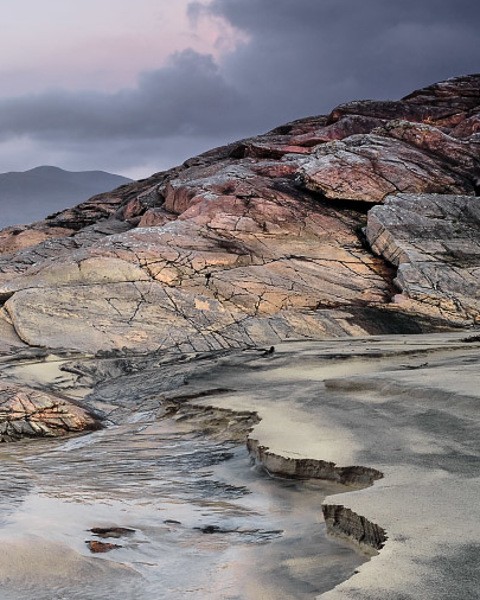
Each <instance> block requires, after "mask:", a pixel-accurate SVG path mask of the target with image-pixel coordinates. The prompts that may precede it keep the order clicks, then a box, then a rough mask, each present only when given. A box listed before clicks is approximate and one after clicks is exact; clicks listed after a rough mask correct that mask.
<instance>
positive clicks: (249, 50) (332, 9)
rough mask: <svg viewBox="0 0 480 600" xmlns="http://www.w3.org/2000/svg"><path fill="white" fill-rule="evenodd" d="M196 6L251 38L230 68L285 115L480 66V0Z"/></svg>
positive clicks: (258, 1)
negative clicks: (479, 34) (479, 30)
mask: <svg viewBox="0 0 480 600" xmlns="http://www.w3.org/2000/svg"><path fill="white" fill-rule="evenodd" d="M190 10H196V11H197V12H200V10H201V11H202V12H203V15H208V14H212V15H214V16H215V17H221V18H224V19H226V20H228V21H229V22H230V23H231V24H232V25H233V26H234V27H237V28H239V29H241V30H243V31H244V32H245V33H246V34H248V36H249V39H250V42H249V44H247V45H243V46H242V47H240V48H239V49H238V50H237V52H236V53H234V54H232V55H231V56H230V57H228V58H227V60H226V61H225V62H224V64H223V68H224V70H225V71H226V72H227V73H228V77H229V80H233V81H236V83H237V85H239V86H241V87H242V89H245V90H248V93H249V95H252V94H253V92H254V91H255V94H256V97H257V98H258V99H260V101H261V103H262V104H263V105H269V106H270V107H275V108H274V114H273V115H272V116H275V117H276V118H279V119H280V120H282V118H290V117H291V118H294V117H299V116H302V115H306V114H312V113H319V112H325V111H329V110H330V109H331V108H333V106H334V105H335V104H337V103H339V102H341V101H346V100H352V99H360V98H372V97H373V98H398V97H400V96H402V95H404V94H406V93H408V92H410V91H412V90H413V89H415V88H418V87H422V86H425V85H427V84H429V83H433V82H435V81H438V80H441V79H444V78H447V77H450V76H454V75H461V74H466V73H472V72H475V71H476V70H478V65H479V64H480V45H479V44H478V28H477V24H478V22H479V20H480V4H479V3H478V1H477V0H422V1H421V2H419V1H418V0H402V2H385V0H362V2H358V0H295V1H292V0H213V1H212V2H211V3H210V4H208V5H203V8H202V9H200V4H199V3H198V2H196V3H193V7H192V8H190Z"/></svg>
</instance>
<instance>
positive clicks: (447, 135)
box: [0, 75, 480, 351]
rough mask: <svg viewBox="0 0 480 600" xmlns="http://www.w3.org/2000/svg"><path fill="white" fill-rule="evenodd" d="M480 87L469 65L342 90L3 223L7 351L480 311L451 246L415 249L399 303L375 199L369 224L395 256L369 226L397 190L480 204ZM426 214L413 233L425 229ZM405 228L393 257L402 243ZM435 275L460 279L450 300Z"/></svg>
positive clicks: (0, 295) (267, 337) (259, 338)
mask: <svg viewBox="0 0 480 600" xmlns="http://www.w3.org/2000/svg"><path fill="white" fill-rule="evenodd" d="M479 89H480V76H478V75H476V76H466V77H460V78H456V79H452V80H448V81H446V82H442V83H439V84H436V85H434V86H429V87H428V88H425V89H424V90H419V91H417V92H414V93H413V94H411V95H410V96H407V97H406V98H404V99H402V100H400V101H380V102H375V101H360V102H351V103H348V104H344V105H342V106H340V107H337V108H336V109H335V110H334V111H333V112H332V113H331V114H330V115H325V116H319V117H310V118H307V119H301V120H298V121H293V122H291V123H287V124H286V125H283V126H281V127H278V128H277V129H274V130H273V131H271V132H269V133H266V134H264V135H261V136H257V137H254V138H249V139H246V140H241V141H239V142H236V143H233V144H230V145H228V146H225V147H222V148H216V149H214V150H211V151H209V152H206V153H204V154H202V155H200V156H197V157H195V158H192V159H190V160H188V161H186V162H185V163H184V164H183V165H181V166H179V167H176V168H175V169H171V170H169V171H166V172H163V173H157V174H155V175H153V176H152V177H150V178H148V179H145V180H142V181H139V182H136V183H132V184H131V185H126V186H122V187H121V188H118V189H117V190H115V191H114V192H111V193H108V194H101V195H99V196H95V197H93V198H91V199H90V200H89V201H87V202H85V203H83V204H81V205H79V206H77V207H75V208H72V209H68V210H66V211H63V212H60V213H57V214H56V215H52V216H50V217H48V218H47V219H45V220H44V221H42V222H39V223H36V224H33V225H31V226H22V227H21V228H17V229H13V228H10V229H7V230H4V232H2V233H0V250H3V252H4V254H3V256H1V257H0V299H1V300H3V302H4V303H5V304H4V309H3V311H2V313H1V315H0V335H1V338H2V340H3V341H2V348H4V349H5V348H9V347H12V346H14V347H21V345H22V344H29V345H38V346H46V347H50V348H62V347H63V348H70V349H77V350H85V351H86V350H95V351H97V350H109V349H113V348H122V347H123V346H127V347H128V348H131V349H141V350H153V349H157V348H163V349H176V350H182V351H183V350H192V351H196V350H204V349H218V348H228V347H244V346H251V345H256V344H265V345H271V344H274V343H276V342H278V341H280V340H283V339H289V338H292V337H323V336H326V335H330V336H331V335H345V334H349V335H358V334H360V335H362V334H366V333H372V332H375V331H377V330H378V331H382V332H383V333H388V332H396V331H403V328H404V327H406V326H407V323H408V327H410V326H411V325H412V323H413V322H414V320H415V319H416V323H417V325H418V326H419V327H421V328H422V330H423V328H424V326H425V324H427V323H430V327H436V326H439V325H445V324H449V323H451V322H461V323H463V322H471V320H472V319H475V318H476V317H475V315H476V310H477V308H476V303H475V300H474V298H475V294H476V284H475V271H474V268H473V267H472V268H470V267H468V269H470V270H465V269H464V267H463V266H462V269H463V270H462V271H461V273H460V272H458V269H457V271H455V269H453V268H452V264H453V263H452V260H451V253H450V254H449V253H448V252H446V251H442V250H441V249H439V250H438V252H439V254H438V259H439V260H438V261H437V262H436V263H435V266H434V267H433V266H432V264H428V265H427V264H426V261H425V260H424V259H423V258H422V259H421V260H420V262H422V264H423V266H422V268H419V267H418V266H417V265H416V262H415V261H416V258H415V255H414V251H413V250H412V248H410V249H409V250H408V254H409V259H408V261H407V262H404V264H402V265H400V267H399V270H398V274H397V283H398V284H399V285H401V286H403V290H404V293H403V295H401V296H400V295H397V297H396V300H397V301H396V302H393V303H392V302H391V298H392V296H393V295H394V293H395V288H394V285H393V280H394V277H395V275H396V268H392V266H391V265H390V264H389V263H392V264H394V267H397V266H398V265H396V263H395V260H393V259H392V257H391V256H390V257H389V255H388V252H387V250H385V249H384V250H385V251H384V250H381V251H380V249H379V248H380V245H381V242H380V241H378V240H377V241H375V239H374V238H375V237H378V236H377V234H376V233H375V232H374V229H375V222H376V221H375V219H377V213H376V212H375V211H376V209H374V211H373V212H372V213H371V214H370V216H369V217H368V221H369V222H368V227H367V230H368V237H369V240H370V241H371V243H372V244H373V245H374V248H375V250H376V251H377V252H381V254H382V257H378V256H374V255H373V254H372V251H371V250H370V249H369V248H367V247H366V245H365V244H364V240H363V234H362V230H363V228H364V227H365V225H366V221H367V217H366V214H365V213H366V207H365V204H364V203H365V202H368V203H378V202H383V201H384V200H385V198H387V197H389V196H391V195H392V194H402V193H404V192H408V193H415V194H417V195H418V194H432V193H437V194H443V195H444V194H450V196H446V197H445V198H447V197H451V195H452V194H453V195H455V196H459V195H461V196H462V197H464V196H471V197H472V203H471V206H473V198H474V194H475V193H476V192H478V186H479V183H478V182H479V178H480V173H479V170H480V167H479V152H478V148H479V141H478V133H477V131H478V115H479V113H480V92H479ZM417 197H418V198H421V196H417ZM350 200H353V201H355V202H352V203H349V202H344V201H350ZM339 201H340V202H339ZM418 202H420V203H421V205H422V206H423V204H422V202H423V201H422V200H418ZM442 206H443V209H442V210H444V212H445V214H446V215H450V216H448V217H446V220H447V221H448V220H449V219H450V220H452V219H454V216H453V215H454V213H455V210H456V209H455V208H454V207H453V206H452V210H453V212H452V213H450V212H449V207H448V201H447V200H446V201H445V203H443V204H442ZM469 206H470V204H469ZM402 210H403V209H402ZM408 210H409V211H410V209H408ZM413 212H415V211H413ZM413 212H412V211H410V213H408V214H413ZM419 217H420V213H419V212H418V211H417V213H416V217H415V219H417V221H418V218H419ZM409 218H410V217H409ZM415 219H414V220H413V221H412V222H409V224H408V227H410V228H411V232H410V234H408V235H410V238H412V239H413V237H415V236H416V237H418V238H421V237H422V235H423V234H422V232H421V231H420V228H419V226H417V225H418V224H417V225H415V223H417V221H415ZM452 223H453V221H452ZM462 223H463V224H461V225H460V226H459V227H460V229H462V230H463V228H464V225H465V222H464V221H462ZM422 226H423V225H422ZM427 228H428V225H427ZM440 234H441V235H450V230H448V231H447V232H443V231H442V232H440V230H439V229H438V227H437V229H436V230H435V235H440ZM405 235H407V234H405ZM408 235H407V237H408ZM394 237H395V243H393V242H392V243H393V246H395V248H394V249H392V252H391V253H390V254H392V253H393V254H394V253H395V252H401V251H402V248H403V246H402V244H403V241H399V240H398V236H397V234H395V236H394ZM410 238H409V239H410ZM457 238H458V236H457ZM457 238H455V239H456V243H457V245H458V243H459V242H458V239H457ZM475 239H476V238H475ZM472 240H474V238H473V237H472V235H470V234H468V235H465V236H464V237H463V238H462V244H461V248H462V250H461V252H462V253H463V255H467V254H468V255H471V256H474V255H475V253H476V252H477V250H478V248H477V246H476V241H472ZM417 241H418V245H419V246H418V248H423V246H422V241H421V239H419V240H417ZM428 243H429V244H430V246H429V248H430V250H429V251H431V252H434V250H435V249H434V248H433V246H431V244H432V240H431V238H430V241H429V242H428ZM469 244H470V245H469ZM384 245H385V244H384ZM377 246H378V248H377ZM393 246H392V248H393ZM397 246H398V247H397ZM418 248H417V250H416V252H417V254H418V252H420V253H423V254H425V252H426V251H424V250H419V249H418ZM449 252H450V250H449ZM459 252H460V250H459ZM457 254H458V253H457ZM383 256H384V257H385V258H383ZM385 259H387V261H389V263H388V262H387V261H386V260H385ZM457 259H458V257H457V258H456V259H455V260H457ZM431 268H434V269H435V273H431V272H430V271H429V269H431ZM439 269H440V271H441V275H440V274H439V273H440V271H439ZM472 269H473V270H472ZM425 278H426V279H425ZM432 278H433V279H435V281H437V279H438V280H439V281H441V286H440V287H441V289H442V290H448V292H445V293H443V292H442V294H440V296H441V299H440V297H439V296H438V293H439V292H438V289H437V290H435V289H433V288H432V286H431V285H430V284H429V283H428V281H430V279H432ZM424 280H425V281H424ZM437 287H438V286H437ZM432 289H433V292H434V293H433V292H432ZM427 290H428V293H427ZM457 293H458V294H460V296H461V299H460V301H459V302H457V303H456V301H455V298H454V297H453V296H455V294H457ZM452 294H453V296H452ZM439 302H440V304H441V308H439V307H440V304H439ZM412 303H413V304H412ZM417 305H418V306H419V308H418V310H417ZM427 306H430V307H431V306H435V307H436V308H434V309H431V308H428V310H427V309H426V307H427ZM369 311H370V312H369ZM374 315H375V316H374ZM373 318H374V319H375V320H376V323H373V322H372V319H373ZM389 327H390V329H389ZM376 328H377V329H376ZM2 351H4V350H2Z"/></svg>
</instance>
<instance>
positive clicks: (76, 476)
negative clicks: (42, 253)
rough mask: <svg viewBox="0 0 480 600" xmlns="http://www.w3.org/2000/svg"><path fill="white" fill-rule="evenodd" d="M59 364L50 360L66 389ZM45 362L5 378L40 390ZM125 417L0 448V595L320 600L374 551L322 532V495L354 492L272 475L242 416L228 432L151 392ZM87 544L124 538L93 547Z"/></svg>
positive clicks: (25, 598)
mask: <svg viewBox="0 0 480 600" xmlns="http://www.w3.org/2000/svg"><path fill="white" fill-rule="evenodd" d="M63 362H64V361H58V362H54V363H52V362H50V363H43V366H44V372H45V373H46V372H47V370H48V378H49V379H51V380H52V379H53V381H55V380H56V382H57V387H60V388H61V387H62V384H63V388H64V393H66V394H67V392H68V390H67V388H68V385H67V383H69V384H71V381H72V380H71V379H69V378H68V376H66V375H65V373H62V372H61V371H60V368H61V367H62V364H63ZM41 369H42V365H41V364H40V365H33V367H32V365H23V366H22V365H21V366H20V367H13V368H10V369H6V370H5V371H4V374H3V377H10V378H12V379H13V380H16V381H17V382H19V381H23V383H27V384H29V385H32V384H33V385H35V384H37V385H38V384H39V378H38V377H37V379H36V380H35V381H33V380H32V379H35V377H34V375H35V374H36V375H37V376H38V374H39V373H41V372H42V371H41ZM41 383H42V382H41ZM43 383H45V382H43ZM140 387H141V386H140ZM127 388H128V386H127V387H126V388H125V389H126V394H127V395H128V394H131V390H130V391H129V390H128V389H127ZM70 391H72V390H70ZM67 395H70V396H77V398H78V397H80V396H85V390H83V392H82V390H80V392H77V393H70V394H67ZM144 395H145V394H144ZM104 396H105V394H104ZM87 398H88V396H87ZM103 403H104V404H103V406H104V408H105V407H106V405H107V404H106V401H105V398H104V399H103ZM98 406H99V402H97V403H96V408H97V409H98ZM108 406H109V407H110V408H111V407H112V405H111V404H109V405H108ZM117 412H118V410H117ZM113 413H115V407H113V408H112V414H113ZM120 413H121V418H117V419H116V421H115V420H111V421H110V425H109V426H108V427H107V428H105V429H102V430H99V431H96V432H93V433H88V434H86V435H81V436H75V437H70V438H68V439H65V438H64V439H50V440H47V439H42V440H32V441H30V440H27V441H22V442H16V443H12V444H4V445H2V446H1V447H0V461H1V472H0V544H1V548H2V552H1V556H2V558H1V560H0V585H1V596H0V597H1V598H2V600H33V599H35V600H80V599H81V600H94V599H95V600H107V599H110V598H113V597H115V598H123V599H125V600H140V599H141V600H144V599H148V600H150V599H151V600H162V599H164V598H165V599H170V600H180V599H185V598H191V599H192V600H200V599H202V600H204V599H211V600H220V599H221V600H234V599H235V600H287V599H292V600H307V599H308V600H312V599H313V598H315V597H316V596H317V595H318V594H321V593H322V592H324V591H326V590H328V589H331V588H332V587H334V586H335V585H337V584H338V583H340V582H341V581H344V580H345V579H347V578H348V577H349V576H351V575H352V573H353V572H354V570H355V569H356V568H357V567H358V566H359V565H360V564H362V563H363V562H364V561H365V560H366V558H365V557H363V556H361V555H360V554H357V553H356V552H355V551H354V550H353V549H351V548H349V547H347V546H345V545H343V544H340V543H338V542H336V541H335V540H332V539H330V538H328V537H327V535H326V528H325V523H324V522H323V518H322V511H321V504H322V501H323V499H324V498H325V496H327V495H331V494H333V493H337V492H341V491H344V490H345V489H346V488H345V487H344V486H341V485H338V484H335V483H332V482H325V481H313V480H310V481H296V480H289V479H279V478H272V477H270V476H269V475H268V474H267V473H265V472H264V471H263V470H262V469H260V468H258V467H256V466H254V465H252V463H251V461H250V459H249V456H248V453H247V450H246V447H245V444H244V443H243V442H241V441H240V440H239V437H241V436H239V430H240V429H241V428H242V427H245V426H246V425H245V424H240V425H239V424H238V423H237V424H236V425H237V430H236V431H235V435H229V434H228V430H229V429H231V423H230V424H229V425H228V427H226V428H225V427H223V428H222V427H217V429H215V427H212V423H216V424H217V425H218V423H219V418H218V415H216V416H215V415H212V414H205V413H203V414H201V415H198V414H196V413H195V410H194V409H192V410H191V411H190V413H188V412H187V413H185V412H184V413H183V414H180V413H178V414H171V415H169V414H166V413H165V409H164V407H163V408H162V402H159V401H157V402H152V400H151V399H150V401H149V402H147V403H145V402H144V403H143V404H141V406H136V407H135V408H134V409H132V410H130V411H127V410H125V408H123V409H122V410H120ZM115 414H117V413H115ZM233 428H234V429H235V424H234V426H233ZM240 433H241V432H240ZM245 435H246V434H245ZM115 527H117V528H124V530H120V532H118V531H112V532H110V534H107V536H106V537H101V536H100V535H99V534H98V533H94V532H92V531H91V530H92V529H94V528H104V529H109V528H115ZM89 541H101V542H104V543H111V544H115V545H117V546H119V547H116V548H113V549H111V550H110V551H109V552H106V553H100V554H97V553H96V554H93V553H92V552H91V550H90V547H89V544H88V543H87V542H89Z"/></svg>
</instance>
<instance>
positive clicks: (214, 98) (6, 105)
mask: <svg viewBox="0 0 480 600" xmlns="http://www.w3.org/2000/svg"><path fill="white" fill-rule="evenodd" d="M247 104H248V99H247V98H244V97H243V96H242V94H241V92H240V91H238V90H237V89H235V87H233V86H230V85H228V84H227V83H226V82H225V80H224V79H223V77H222V75H221V73H220V70H219V68H218V66H217V65H216V64H215V62H214V60H213V58H212V57H211V56H209V55H202V54H199V53H197V52H195V51H193V50H185V51H183V52H179V53H176V54H174V55H172V56H171V58H170V60H169V63H168V65H167V66H165V67H164V68H162V69H159V70H157V71H150V72H146V73H143V74H142V75H140V77H139V81H138V86H137V87H136V88H133V89H125V90H121V91H119V92H116V93H114V94H107V93H104V92H93V91H91V92H67V91H62V90H51V91H48V92H45V93H41V94H35V95H25V96H21V97H17V98H8V99H2V100H0V138H3V139H5V138H6V137H12V136H22V135H28V136H30V137H32V138H34V139H44V140H64V139H65V140H70V141H71V140H72V139H73V140H76V141H85V142H88V141H92V140H93V141H95V140H106V139H111V140H115V139H119V138H121V139H124V138H126V139H131V138H137V139H149V138H159V137H163V136H165V137H167V136H173V135H191V136H198V135H205V134H207V133H211V132H212V131H215V132H217V133H218V134H222V133H224V132H225V130H229V131H231V130H235V128H236V127H237V128H238V130H240V129H241V128H242V126H244V125H245V121H246V118H245V117H246V115H247V114H248V111H245V106H246V105H247Z"/></svg>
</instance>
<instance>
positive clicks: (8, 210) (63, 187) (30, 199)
mask: <svg viewBox="0 0 480 600" xmlns="http://www.w3.org/2000/svg"><path fill="white" fill-rule="evenodd" d="M131 181H132V180H131V179H128V178H127V177H122V176H120V175H112V174H111V173H106V172H104V171H80V172H72V171H64V170H63V169H59V168H58V167H47V166H44V167H35V168H34V169H30V170H29V171H24V172H10V173H0V228H2V227H6V226H7V225H19V224H23V223H31V222H32V221H38V220H40V219H43V218H44V217H46V216H47V215H49V214H51V213H53V212H56V211H59V210H63V209H65V208H69V207H71V206H74V205H76V204H79V203H80V202H83V201H85V200H88V198H90V196H93V195H94V194H100V193H101V192H108V191H110V190H112V189H114V188H116V187H118V186H120V185H123V184H124V183H130V182H131Z"/></svg>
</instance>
